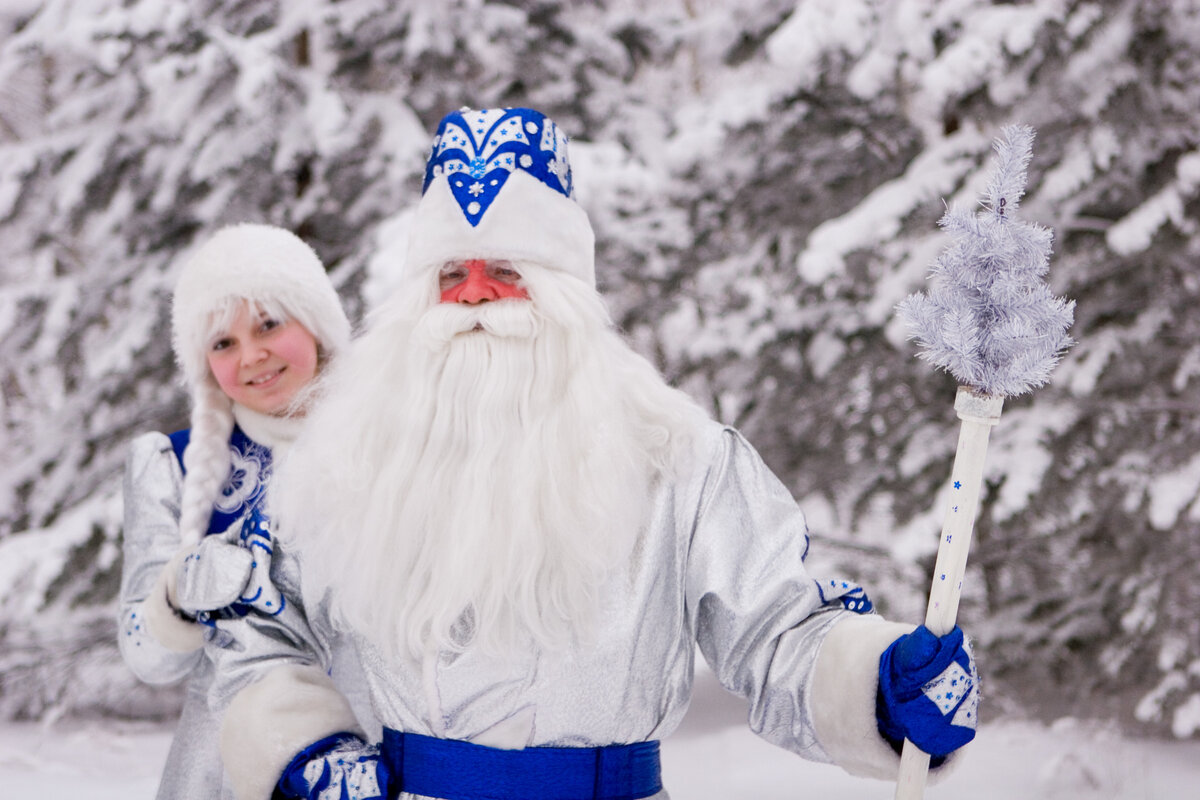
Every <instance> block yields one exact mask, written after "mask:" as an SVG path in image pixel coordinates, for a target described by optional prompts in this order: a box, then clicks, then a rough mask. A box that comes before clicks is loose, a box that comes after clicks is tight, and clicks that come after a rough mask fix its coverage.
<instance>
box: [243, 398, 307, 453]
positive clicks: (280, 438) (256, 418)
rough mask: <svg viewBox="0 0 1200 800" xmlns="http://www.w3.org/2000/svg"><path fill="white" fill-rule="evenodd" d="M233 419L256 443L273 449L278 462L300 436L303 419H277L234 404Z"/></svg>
mask: <svg viewBox="0 0 1200 800" xmlns="http://www.w3.org/2000/svg"><path fill="white" fill-rule="evenodd" d="M233 418H234V419H235V420H237V424H238V426H240V427H241V429H242V431H243V432H245V434H246V435H247V436H249V437H250V438H251V439H253V440H254V441H256V442H258V443H259V444H261V445H263V446H265V447H269V448H271V452H272V453H273V454H274V457H275V459H276V460H278V459H279V457H280V456H282V455H283V451H285V450H287V448H288V447H289V446H290V445H291V443H292V442H294V441H295V440H296V437H297V436H298V435H299V434H300V426H301V425H302V424H303V422H304V418H303V417H276V416H274V415H272V414H263V413H261V412H258V411H254V410H253V409H249V408H246V407H245V406H243V405H239V404H238V403H234V404H233Z"/></svg>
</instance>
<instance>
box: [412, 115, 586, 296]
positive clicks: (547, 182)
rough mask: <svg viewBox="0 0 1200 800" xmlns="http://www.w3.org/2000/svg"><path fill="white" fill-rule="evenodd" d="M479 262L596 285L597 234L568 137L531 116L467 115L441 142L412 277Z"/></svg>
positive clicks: (449, 125)
mask: <svg viewBox="0 0 1200 800" xmlns="http://www.w3.org/2000/svg"><path fill="white" fill-rule="evenodd" d="M471 258H488V259H501V260H506V261H533V262H535V263H538V264H541V265H542V266H545V267H549V268H551V269H560V270H563V271H564V272H567V273H570V274H572V275H574V276H576V277H577V278H580V279H581V280H583V281H586V282H587V283H588V285H591V286H594V285H595V283H596V267H595V234H594V233H593V232H592V225H591V223H590V222H589V221H588V216H587V213H586V212H585V211H584V210H583V209H582V208H581V207H580V206H579V204H578V203H576V202H575V200H574V187H573V185H572V178H571V165H570V162H569V161H568V159H567V136H566V134H564V133H563V132H562V131H560V130H559V128H558V126H557V125H555V124H554V122H552V121H551V120H550V119H549V118H548V117H546V116H544V115H543V114H541V113H540V112H537V111H534V110H533V109H530V108H494V109H481V110H479V111H475V110H472V109H469V108H462V109H460V110H458V111H453V112H451V113H449V114H447V115H446V116H445V117H444V118H443V119H442V121H441V124H440V125H439V126H438V130H437V134H436V135H435V136H434V138H433V149H432V152H431V153H430V156H429V162H428V164H427V165H426V167H425V185H424V190H423V195H422V197H421V202H420V203H419V204H418V205H417V211H416V216H415V219H414V220H413V227H412V234H411V236H410V238H409V247H408V257H407V260H406V262H405V272H406V273H407V274H409V275H414V276H415V275H419V274H422V273H424V272H425V271H426V270H429V269H436V268H439V267H441V266H442V265H443V264H445V263H446V262H448V261H462V260H467V259H471Z"/></svg>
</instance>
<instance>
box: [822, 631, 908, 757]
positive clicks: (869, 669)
mask: <svg viewBox="0 0 1200 800" xmlns="http://www.w3.org/2000/svg"><path fill="white" fill-rule="evenodd" d="M912 629H913V626H912V625H904V624H900V623H896V622H886V621H884V620H883V619H881V618H880V617H876V616H861V617H860V616H847V617H846V619H844V620H842V621H841V622H839V623H837V624H836V625H834V626H833V628H832V629H831V630H830V631H829V633H828V635H826V637H825V641H824V642H823V643H822V645H821V651H820V652H819V653H818V654H817V665H816V669H815V671H814V675H813V681H812V698H811V702H812V709H813V726H814V727H815V728H816V733H817V741H818V742H820V743H821V747H822V748H824V750H825V752H826V753H827V754H828V755H829V757H830V759H831V760H832V761H833V762H834V763H835V764H837V765H838V766H840V767H841V768H842V769H844V770H846V771H847V772H849V773H850V774H851V775H859V776H863V777H868V778H880V779H883V780H895V779H896V774H897V770H898V769H899V767H900V756H899V755H898V754H897V753H896V751H895V750H893V749H892V746H891V745H890V744H888V743H887V741H886V740H885V739H884V738H883V737H882V736H880V735H879V729H878V727H877V725H876V721H875V695H876V693H877V692H878V689H879V657H880V656H881V655H883V651H884V650H886V649H887V648H888V645H890V644H891V643H892V642H894V641H895V640H896V639H897V638H899V637H900V636H903V635H904V634H906V633H909V632H910V631H912Z"/></svg>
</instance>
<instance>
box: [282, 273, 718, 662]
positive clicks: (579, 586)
mask: <svg viewBox="0 0 1200 800" xmlns="http://www.w3.org/2000/svg"><path fill="white" fill-rule="evenodd" d="M522 271H523V274H524V275H525V277H526V281H527V283H528V284H529V285H530V293H531V296H532V297H534V298H535V299H534V301H533V302H524V301H501V302H497V303H489V304H487V305H485V306H482V307H477V308H470V309H469V308H464V307H460V306H456V305H448V304H447V305H434V306H432V307H431V308H428V309H427V310H425V311H424V312H414V311H413V310H412V309H404V308H402V307H399V308H393V309H392V310H391V311H385V312H384V314H382V315H380V316H379V317H378V318H377V319H376V320H373V321H374V322H377V323H378V324H377V325H374V326H373V328H372V330H371V331H370V332H369V333H367V334H365V335H364V336H363V338H362V339H361V340H360V341H359V342H357V343H356V344H355V345H354V346H353V348H352V350H351V352H350V353H349V354H348V356H347V357H346V358H345V359H344V360H343V362H342V363H341V364H339V365H337V366H336V367H335V369H334V370H333V371H332V372H331V374H330V376H329V383H328V385H327V394H326V396H325V397H324V399H322V400H321V401H320V402H319V404H318V406H317V408H316V409H315V410H314V411H313V412H312V413H311V414H310V419H309V425H308V426H307V432H306V433H305V434H304V435H303V436H302V437H301V439H300V440H299V441H298V442H297V443H296V444H295V445H294V447H293V449H292V453H291V456H290V457H289V459H288V462H287V464H285V465H284V467H283V468H282V470H281V474H280V477H279V480H278V481H277V487H278V492H277V495H276V496H277V502H276V509H275V510H276V512H277V516H278V518H279V523H280V525H279V527H280V529H281V530H282V531H284V532H285V535H287V536H288V537H289V538H290V539H293V540H295V542H296V543H297V545H298V546H299V547H300V549H301V553H302V556H303V563H304V569H305V580H306V581H309V580H314V581H316V583H317V585H318V586H321V587H325V586H328V587H330V588H331V590H332V592H331V596H332V599H333V607H334V610H335V612H336V613H338V614H339V615H340V616H341V618H342V619H343V620H344V621H345V622H347V623H348V624H350V625H351V626H352V627H354V628H355V629H357V630H358V631H359V632H360V633H362V634H364V635H366V636H367V637H368V638H369V639H370V640H371V641H372V642H373V643H375V644H376V645H377V646H380V647H383V648H384V649H385V652H391V653H395V654H399V653H400V652H402V650H403V649H407V650H408V651H409V652H410V653H411V654H414V655H416V654H419V653H421V652H423V651H424V650H425V649H426V648H428V647H430V646H435V647H439V648H451V649H459V648H464V647H467V646H481V647H484V648H487V649H489V650H491V651H493V652H500V653H503V652H505V651H507V650H508V649H510V648H513V647H521V646H524V645H525V644H526V643H527V642H528V637H530V636H531V637H532V638H533V639H534V640H535V641H536V642H537V643H539V644H541V645H542V646H554V645H557V644H562V643H566V642H568V641H570V640H572V638H573V637H579V636H586V635H587V633H588V631H589V630H590V628H591V624H592V622H593V621H594V620H595V617H596V614H597V612H598V611H599V608H598V607H597V606H598V603H597V590H598V589H599V587H600V586H601V584H602V583H603V582H604V581H605V580H606V579H607V578H609V577H610V576H611V575H612V573H613V570H614V569H615V568H616V567H617V566H618V565H620V564H621V563H623V562H624V560H625V559H627V558H628V557H629V555H630V553H631V551H632V549H633V547H634V544H635V542H636V539H637V536H638V535H639V534H640V532H641V531H642V529H643V527H644V525H645V523H646V521H647V516H648V505H649V503H650V494H651V491H652V488H653V486H654V484H655V481H657V480H661V479H663V477H664V476H665V475H667V474H668V473H669V471H670V469H671V467H672V465H673V462H674V454H675V453H677V452H679V448H680V447H682V446H684V445H685V443H686V442H687V441H688V439H689V432H690V431H691V430H692V427H691V426H692V425H694V424H696V423H697V422H698V421H699V420H700V419H701V418H702V414H701V412H700V411H699V410H698V408H697V407H696V406H695V405H694V404H693V403H692V402H691V401H690V400H689V399H687V398H686V397H685V396H684V395H683V394H682V393H679V392H677V391H676V390H674V389H671V388H670V387H668V386H667V385H666V384H665V383H664V382H663V381H662V379H661V377H660V376H659V375H658V373H657V372H656V371H655V370H654V369H653V368H652V367H651V366H650V365H649V364H648V363H647V362H646V361H645V360H644V359H642V358H641V357H640V356H638V355H636V354H635V353H634V352H633V351H632V350H630V349H629V348H628V346H627V345H626V344H625V343H624V342H623V341H622V340H621V339H620V337H619V336H618V335H617V334H616V332H615V331H614V330H613V329H612V327H611V325H610V324H609V323H608V320H607V316H606V315H605V312H604V310H603V306H602V304H601V303H600V300H599V298H598V296H596V295H595V292H594V291H592V290H591V289H590V287H586V286H584V285H583V284H582V283H579V282H578V281H575V280H574V279H564V278H561V277H558V276H556V275H554V274H552V273H549V272H548V271H544V270H537V269H536V268H534V267H532V265H525V266H524V267H523V268H522ZM542 306H548V307H551V308H555V309H556V311H557V312H558V313H557V314H556V316H555V317H553V318H551V317H549V316H547V315H546V314H545V313H544V312H542V311H540V310H539V308H540V307H542ZM476 326H481V327H482V330H475V329H476Z"/></svg>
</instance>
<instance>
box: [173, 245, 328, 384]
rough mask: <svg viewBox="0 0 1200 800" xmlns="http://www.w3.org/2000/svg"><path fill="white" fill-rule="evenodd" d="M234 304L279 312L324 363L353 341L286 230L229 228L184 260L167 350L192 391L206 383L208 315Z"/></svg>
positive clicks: (324, 282)
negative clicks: (307, 337)
mask: <svg viewBox="0 0 1200 800" xmlns="http://www.w3.org/2000/svg"><path fill="white" fill-rule="evenodd" d="M237 299H241V300H249V301H251V302H257V303H262V304H266V305H268V306H270V307H272V308H281V309H283V310H284V311H285V312H286V313H287V314H288V315H289V317H291V318H294V319H295V320H296V321H297V322H299V323H300V324H301V325H303V326H304V327H305V328H307V329H308V331H309V332H310V333H311V334H312V335H313V336H314V337H315V338H316V340H317V342H318V344H319V346H320V347H321V348H322V350H323V354H324V355H325V356H329V355H332V354H333V353H335V352H337V351H339V350H341V349H342V348H344V347H345V346H346V344H347V343H348V342H349V341H350V322H349V320H347V319H346V312H345V311H343V310H342V304H341V302H340V301H339V300H338V296H337V292H336V291H335V290H334V288H333V284H331V283H330V281H329V277H328V275H326V273H325V267H324V266H323V265H322V264H321V260H320V259H319V258H318V257H317V254H316V253H315V252H313V249H312V248H311V247H309V246H308V245H307V244H305V243H304V242H303V241H301V240H300V238H299V237H298V236H296V235H295V234H294V233H292V232H290V231H287V230H284V229H283V228H276V227H274V226H271V225H257V224H250V223H243V224H239V225H231V226H229V227H226V228H222V229H221V230H219V231H217V232H216V233H215V234H214V235H213V236H212V238H210V239H209V240H208V241H206V242H204V244H202V245H201V246H200V247H199V248H197V249H196V250H194V251H193V252H192V253H191V254H190V255H189V256H188V257H187V260H186V261H185V262H184V265H183V268H182V270H181V271H180V273H179V280H178V282H177V283H176V285H175V294H174V297H173V300H172V307H171V323H172V330H173V342H172V343H173V345H174V348H175V358H176V360H177V361H178V362H179V366H180V368H181V369H182V371H183V376H184V379H185V380H186V381H187V384H188V386H189V387H191V388H192V390H193V391H196V390H197V389H198V388H199V387H200V385H201V384H202V383H203V382H204V381H205V380H206V378H207V376H208V362H207V359H206V353H207V350H208V344H209V343H208V342H207V341H206V340H207V337H208V336H209V335H210V333H211V331H210V325H211V321H210V318H211V315H212V314H213V313H214V312H215V311H217V310H219V309H222V308H223V307H225V306H227V304H228V303H229V301H231V300H237Z"/></svg>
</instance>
